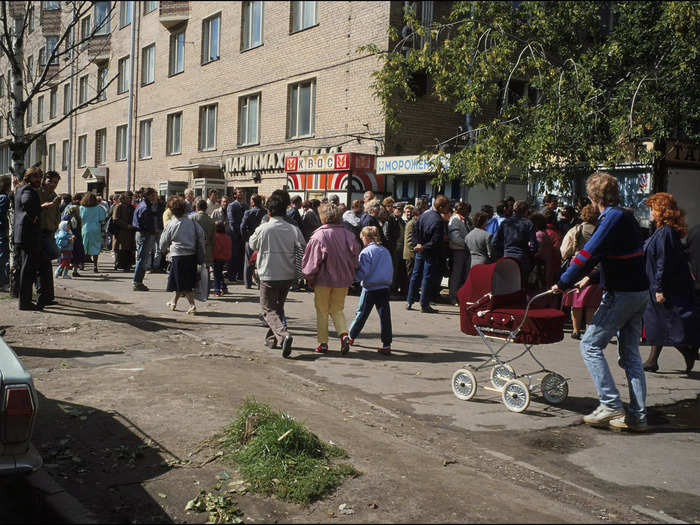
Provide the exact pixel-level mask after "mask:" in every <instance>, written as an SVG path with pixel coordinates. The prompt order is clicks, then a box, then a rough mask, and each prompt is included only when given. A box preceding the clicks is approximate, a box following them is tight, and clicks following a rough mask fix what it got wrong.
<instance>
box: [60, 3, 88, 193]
mask: <svg viewBox="0 0 700 525" xmlns="http://www.w3.org/2000/svg"><path fill="white" fill-rule="evenodd" d="M70 44H71V49H70V83H69V85H70V87H69V89H70V95H69V99H70V108H71V112H70V115H69V116H68V162H67V168H68V193H69V194H71V195H73V192H72V188H73V185H72V184H71V181H72V179H73V175H74V173H73V115H74V113H75V112H74V111H73V78H74V77H75V49H74V48H73V45H74V44H75V2H74V3H73V38H72V42H71V43H70ZM56 91H58V88H56ZM59 96H60V93H56V98H58V97H59ZM57 105H58V104H57ZM86 154H87V152H86Z"/></svg>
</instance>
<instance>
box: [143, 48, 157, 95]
mask: <svg viewBox="0 0 700 525" xmlns="http://www.w3.org/2000/svg"><path fill="white" fill-rule="evenodd" d="M149 51H150V52H151V54H152V56H153V61H152V62H151V64H150V65H151V67H150V71H146V70H147V68H148V63H147V62H146V57H145V54H146V52H149ZM145 72H148V73H150V77H151V78H150V80H148V79H147V78H145V75H144V73H145ZM155 81H156V43H155V42H153V43H151V44H148V45H147V46H144V47H142V48H141V86H142V87H143V86H148V85H150V84H153V83H154V82H155Z"/></svg>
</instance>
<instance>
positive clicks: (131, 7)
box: [119, 0, 134, 29]
mask: <svg viewBox="0 0 700 525" xmlns="http://www.w3.org/2000/svg"><path fill="white" fill-rule="evenodd" d="M124 6H129V9H128V10H126V11H125V10H124ZM124 13H126V14H127V15H128V17H129V18H128V19H127V20H125V15H124ZM133 18H134V5H133V2H130V1H129V0H121V1H120V2H119V29H124V28H125V27H127V26H129V25H130V24H131V21H132V20H133Z"/></svg>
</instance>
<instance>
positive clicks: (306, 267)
mask: <svg viewBox="0 0 700 525" xmlns="http://www.w3.org/2000/svg"><path fill="white" fill-rule="evenodd" d="M319 215H320V217H321V224H322V225H321V227H320V228H318V229H317V230H316V231H314V233H313V235H311V237H310V238H309V242H308V243H307V245H306V250H305V251H304V259H303V261H302V273H303V274H304V277H305V278H306V281H307V283H308V284H309V286H312V287H313V288H314V305H315V306H316V332H317V336H316V337H317V339H318V343H319V345H318V348H316V352H318V353H322V354H325V353H326V352H327V351H328V316H329V315H330V316H331V317H332V318H333V324H334V325H335V331H336V332H337V333H338V335H339V336H340V353H341V354H346V353H347V352H348V350H349V349H350V343H349V339H348V328H347V323H346V322H345V315H344V313H343V308H344V307H345V296H346V295H347V293H348V287H349V286H350V285H351V284H352V281H353V278H354V276H355V267H356V266H357V256H358V254H359V253H360V243H359V242H358V241H357V237H355V235H354V234H353V233H352V232H350V231H348V230H347V229H346V228H345V227H343V225H342V212H341V210H340V208H339V207H338V206H337V205H335V204H333V203H324V204H322V205H321V207H320V209H319Z"/></svg>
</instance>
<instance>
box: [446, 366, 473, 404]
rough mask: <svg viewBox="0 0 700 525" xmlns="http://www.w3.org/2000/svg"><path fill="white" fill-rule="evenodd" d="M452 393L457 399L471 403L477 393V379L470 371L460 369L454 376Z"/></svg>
mask: <svg viewBox="0 0 700 525" xmlns="http://www.w3.org/2000/svg"><path fill="white" fill-rule="evenodd" d="M452 392H454V394H455V396H457V399H461V400H462V401H469V400H470V399H471V398H472V397H474V394H475V393H476V378H475V377H474V374H472V372H471V371H470V370H467V369H466V368H460V369H459V370H457V371H456V372H455V373H454V374H452Z"/></svg>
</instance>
